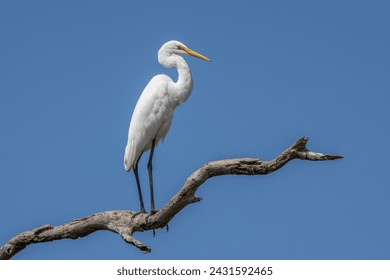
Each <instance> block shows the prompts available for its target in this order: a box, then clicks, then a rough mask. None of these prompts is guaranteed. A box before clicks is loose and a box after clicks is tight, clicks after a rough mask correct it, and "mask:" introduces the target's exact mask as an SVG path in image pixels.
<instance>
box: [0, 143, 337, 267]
mask: <svg viewBox="0 0 390 280" xmlns="http://www.w3.org/2000/svg"><path fill="white" fill-rule="evenodd" d="M307 141H308V138H300V139H299V140H298V141H296V142H295V143H294V144H292V145H291V146H290V147H289V148H287V149H286V150H285V151H283V152H282V153H281V154H280V155H279V156H278V157H276V158H275V159H272V160H269V161H261V160H259V159H256V158H237V159H225V160H218V161H212V162H209V163H206V164H205V165H203V166H202V167H201V168H199V169H198V170H196V171H195V172H194V173H192V175H191V176H190V177H188V178H187V179H186V181H185V182H184V185H183V186H182V188H181V189H180V190H179V192H178V193H177V194H176V195H175V196H173V197H172V198H171V200H170V201H169V202H168V203H167V204H166V205H165V206H164V207H163V208H162V209H160V210H159V211H158V212H156V213H155V214H147V213H138V212H134V211H128V210H112V211H105V212H100V213H96V214H93V215H91V216H87V217H84V218H80V219H76V220H73V221H71V222H69V223H67V224H63V225H60V226H52V225H43V226H40V227H37V228H34V229H32V230H29V231H25V232H22V233H20V234H18V235H16V236H14V237H13V238H11V240H9V241H8V242H7V243H6V244H5V245H4V246H3V247H1V248H0V259H3V260H4V259H10V258H12V257H13V256H14V255H15V254H17V253H18V252H20V251H21V250H23V249H24V248H26V247H27V246H28V245H30V244H33V243H40V242H48V241H53V240H59V239H65V238H71V239H77V238H80V237H84V236H87V235H89V234H91V233H93V232H95V231H98V230H109V231H112V232H115V233H117V234H119V235H120V236H121V237H122V238H123V240H124V241H126V242H127V243H129V244H132V245H134V246H135V247H137V248H138V249H139V250H141V252H143V253H149V252H150V251H151V249H150V248H149V247H148V246H146V245H145V244H143V243H142V242H141V241H139V240H137V239H135V238H134V237H133V233H134V232H137V231H138V232H142V231H147V230H154V229H158V228H163V227H165V226H167V224H168V222H169V221H170V220H171V219H172V218H173V217H174V216H175V215H176V214H177V213H179V212H180V210H182V209H183V208H184V207H186V206H187V205H189V204H192V203H194V202H199V201H201V198H200V197H196V196H195V193H196V191H197V189H198V188H199V187H200V186H201V185H202V184H203V183H204V182H205V181H206V180H207V179H209V178H211V177H214V176H221V175H228V174H234V175H266V174H269V173H272V172H274V171H276V170H278V169H279V168H281V167H283V166H284V165H285V164H286V163H287V162H289V161H290V160H293V159H301V160H312V161H317V160H321V161H323V160H335V159H339V158H342V156H340V155H327V154H321V153H316V152H311V151H309V150H307V149H306V143H307Z"/></svg>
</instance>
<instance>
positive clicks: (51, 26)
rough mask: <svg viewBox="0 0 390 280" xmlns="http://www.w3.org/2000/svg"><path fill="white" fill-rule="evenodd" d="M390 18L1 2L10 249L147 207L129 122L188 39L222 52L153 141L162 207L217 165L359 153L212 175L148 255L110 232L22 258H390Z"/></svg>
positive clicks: (345, 12) (179, 5) (148, 4)
mask: <svg viewBox="0 0 390 280" xmlns="http://www.w3.org/2000/svg"><path fill="white" fill-rule="evenodd" d="M389 14H390V4H389V2H388V1H241V2H239V1H195V2H191V3H190V2H183V1H2V2H1V5H0V37H1V39H0V40H1V43H0V135H1V137H0V174H1V176H0V197H1V203H0V243H1V244H3V243H5V242H6V241H8V240H9V239H10V238H11V237H12V236H14V235H15V234H17V233H20V232H22V231H25V230H29V229H31V228H34V227H37V226H40V225H43V224H52V225H60V224H62V223H66V222H69V221H70V220H72V219H75V218H79V217H83V216H87V215H90V214H92V213H95V212H99V211H105V210H114V209H134V210H138V209H139V205H138V198H137V191H136V186H135V180H134V176H133V174H129V173H126V172H125V171H124V170H123V163H122V162H123V153H124V147H125V145H126V141H127V131H128V125H129V121H130V117H131V114H132V110H133V108H134V106H135V103H136V101H137V99H138V96H139V94H140V93H141V91H142V90H143V88H144V87H145V85H146V84H147V82H148V81H149V79H150V78H151V77H153V76H154V75H156V74H159V73H166V74H169V75H170V76H171V77H173V78H176V76H177V74H176V72H175V71H174V70H172V69H169V70H168V69H164V68H163V67H162V66H160V65H159V64H158V62H157V51H158V49H159V48H160V46H161V45H162V44H163V43H165V42H166V41H168V40H171V39H176V40H180V41H182V42H183V43H185V44H186V45H187V46H189V47H191V48H192V49H194V50H196V51H198V52H200V53H202V54H204V55H206V56H208V57H210V58H211V59H212V60H213V62H212V63H207V62H204V61H202V60H198V59H195V58H190V57H188V58H186V59H187V61H188V63H189V65H190V67H191V70H192V74H193V78H194V90H193V92H192V95H191V97H190V98H189V99H188V100H187V102H186V103H184V104H183V105H181V106H180V107H179V108H178V109H177V110H176V111H175V117H174V120H173V124H172V126H171V130H170V132H169V133H168V136H167V137H166V139H165V143H163V144H161V145H159V146H158V148H157V149H156V151H155V161H154V171H155V192H156V194H155V195H156V204H157V205H156V206H157V207H158V208H160V207H161V206H163V205H164V204H165V203H166V202H167V201H168V200H169V199H170V197H171V196H172V195H174V194H175V193H176V192H177V191H178V189H179V188H180V187H181V186H182V183H183V182H184V180H185V178H186V177H187V176H189V175H190V174H191V173H192V172H193V171H194V170H196V169H197V168H199V167H200V166H201V165H203V164H204V163H206V162H208V161H211V160H217V159H224V158H232V157H260V158H262V159H264V160H268V159H271V158H273V157H275V156H277V155H278V154H279V153H280V152H281V151H282V150H284V149H285V148H286V147H288V146H289V145H290V144H292V143H293V142H294V141H295V140H296V139H298V138H299V137H301V136H308V137H310V142H309V145H308V148H310V149H312V150H313V151H319V152H323V153H339V154H342V155H344V156H345V158H344V159H342V160H339V161H334V162H308V161H293V162H290V163H289V164H288V165H286V166H285V167H284V168H283V169H281V170H280V171H278V172H276V173H273V174H271V175H268V176H252V177H245V176H224V177H217V178H213V179H211V180H209V181H207V182H206V183H205V184H204V185H203V187H202V188H201V189H200V190H199V192H198V195H199V196H202V197H203V198H204V200H203V201H202V202H201V203H198V204H195V205H191V206H189V207H187V208H186V209H184V210H183V211H182V212H181V213H180V214H179V215H177V216H176V217H175V218H174V219H173V220H172V221H171V223H170V225H169V226H170V231H169V232H168V233H166V232H165V230H159V231H157V235H156V237H155V238H153V236H152V233H151V232H146V233H137V234H136V237H137V238H139V239H140V240H142V241H143V242H144V243H146V244H147V245H149V246H150V247H151V248H152V250H153V251H152V253H151V254H148V255H143V254H141V253H140V252H139V251H138V250H137V249H136V248H134V247H132V246H130V245H127V244H125V243H124V242H123V241H122V239H121V238H120V237H119V236H118V235H115V234H113V233H110V232H97V233H95V234H92V235H90V236H88V237H86V238H82V239H78V240H64V241H56V242H51V243H44V244H38V245H32V246H30V247H28V248H27V249H25V250H24V251H22V252H21V253H19V254H18V255H17V256H16V257H15V258H16V259H389V258H390V241H389V236H390V222H389V213H390V202H389V201H390V184H389V170H388V169H389V163H388V159H389V157H390V150H389V143H390V133H389V120H390V110H389V101H390V98H389V94H390V79H389V77H390V51H389V50H390V37H389V30H390V17H389ZM145 158H147V157H145ZM140 169H141V173H140V176H141V180H142V185H143V187H144V195H145V200H146V201H147V202H148V201H149V196H148V189H147V186H148V185H147V184H148V181H147V173H146V160H145V159H144V160H142V161H141V163H140ZM146 207H147V209H149V204H148V203H147V205H146Z"/></svg>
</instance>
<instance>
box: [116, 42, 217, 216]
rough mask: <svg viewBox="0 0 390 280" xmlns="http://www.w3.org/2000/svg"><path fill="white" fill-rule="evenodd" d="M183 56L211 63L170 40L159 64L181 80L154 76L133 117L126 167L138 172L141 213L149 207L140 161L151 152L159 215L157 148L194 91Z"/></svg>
mask: <svg viewBox="0 0 390 280" xmlns="http://www.w3.org/2000/svg"><path fill="white" fill-rule="evenodd" d="M182 54H187V55H191V56H194V57H198V58H200V59H203V60H206V61H210V59H208V58H207V57H205V56H203V55H201V54H199V53H197V52H195V51H193V50H191V49H189V48H188V47H187V46H185V45H184V44H183V43H181V42H178V41H169V42H167V43H165V44H164V45H163V46H162V47H161V48H160V50H159V51H158V62H159V63H160V64H161V65H162V66H164V67H166V68H172V67H176V68H177V71H178V80H177V82H174V81H173V80H172V79H171V78H170V77H168V76H167V75H164V74H160V75H156V76H154V77H153V78H152V79H151V80H150V82H149V83H148V84H147V86H146V87H145V89H144V90H143V92H142V94H141V96H140V97H139V99H138V102H137V104H136V106H135V108H134V112H133V115H132V117H131V121H130V127H129V135H128V140H127V145H126V149H125V156H124V168H125V170H126V171H128V172H129V171H130V170H131V169H133V170H134V175H135V179H136V182H137V188H138V194H139V201H140V206H141V212H145V207H144V203H143V199H142V192H141V186H140V182H139V177H138V162H139V160H140V158H141V156H142V154H143V153H144V152H146V151H148V150H149V149H150V156H149V161H148V173H149V183H150V208H151V213H155V212H156V210H155V207H154V195H153V175H152V159H153V151H154V147H155V146H156V145H157V144H158V142H159V141H160V140H162V139H164V137H165V135H166V134H167V132H168V130H169V127H170V126H171V122H172V117H173V110H174V109H175V108H176V107H177V106H179V105H180V104H181V103H183V102H184V101H186V100H187V98H188V97H189V96H190V94H191V91H192V77H191V72H190V68H189V67H188V65H187V63H186V61H185V60H184V58H183V57H182V56H181V55H182Z"/></svg>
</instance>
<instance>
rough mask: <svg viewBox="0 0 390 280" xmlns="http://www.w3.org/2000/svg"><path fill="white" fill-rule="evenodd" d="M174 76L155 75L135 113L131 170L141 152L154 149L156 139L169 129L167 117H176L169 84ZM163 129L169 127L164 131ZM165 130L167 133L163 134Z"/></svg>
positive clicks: (128, 156) (130, 142)
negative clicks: (153, 144) (169, 93)
mask: <svg viewBox="0 0 390 280" xmlns="http://www.w3.org/2000/svg"><path fill="white" fill-rule="evenodd" d="M171 81H172V80H171V79H170V78H169V77H168V76H166V75H158V76H155V77H154V78H153V79H152V80H150V82H149V83H148V85H147V86H146V87H145V89H144V91H143V92H142V94H141V96H140V98H139V99H138V102H137V105H136V106H135V109H134V112H133V115H132V117H131V122H130V127H129V135H128V142H127V146H126V150H125V157H124V165H125V169H126V170H127V171H129V170H130V169H131V168H132V167H134V165H135V163H136V161H137V160H138V158H139V157H140V156H141V154H142V153H143V152H145V151H147V150H148V149H150V146H151V143H152V140H153V139H154V138H156V137H157V138H158V139H156V143H157V142H158V141H159V140H160V139H159V138H162V137H164V136H165V134H166V132H167V131H168V129H169V125H168V127H167V125H166V123H167V121H168V122H169V124H170V122H171V120H172V111H173V109H172V105H171V104H170V101H169V96H168V84H169V82H171ZM161 129H163V130H166V131H165V132H164V133H161ZM162 134H163V135H162Z"/></svg>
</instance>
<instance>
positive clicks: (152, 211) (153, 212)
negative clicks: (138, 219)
mask: <svg viewBox="0 0 390 280" xmlns="http://www.w3.org/2000/svg"><path fill="white" fill-rule="evenodd" d="M157 212H158V210H156V209H150V215H154V214H156V213H157Z"/></svg>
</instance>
